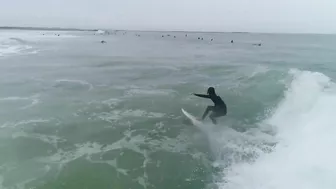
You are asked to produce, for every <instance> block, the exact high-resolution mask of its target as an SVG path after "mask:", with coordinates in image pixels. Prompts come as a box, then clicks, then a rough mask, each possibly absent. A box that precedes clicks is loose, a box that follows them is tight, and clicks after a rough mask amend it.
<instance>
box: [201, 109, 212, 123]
mask: <svg viewBox="0 0 336 189" xmlns="http://www.w3.org/2000/svg"><path fill="white" fill-rule="evenodd" d="M213 109H214V107H213V106H208V107H207V109H206V110H205V112H204V114H203V116H202V120H203V119H204V118H205V117H206V116H207V115H208V114H209V112H210V111H212V110H213Z"/></svg>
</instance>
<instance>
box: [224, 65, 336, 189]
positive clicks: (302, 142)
mask: <svg viewBox="0 0 336 189" xmlns="http://www.w3.org/2000/svg"><path fill="white" fill-rule="evenodd" d="M290 74H292V75H293V80H292V82H291V83H290V85H289V86H288V90H287V91H286V92H285V96H284V99H283V100H282V102H281V103H280V104H279V105H278V107H277V108H276V109H275V111H274V114H273V115H272V116H271V117H270V118H269V119H268V120H266V122H267V123H268V124H271V125H273V126H274V127H275V128H276V129H277V133H276V138H277V140H278V143H277V145H276V146H275V148H274V149H273V151H272V152H270V153H264V152H260V151H259V152H257V153H258V156H257V158H256V159H255V161H253V162H241V161H240V162H236V163H234V164H233V165H232V166H231V167H229V168H228V169H226V171H225V173H224V174H225V176H224V182H222V183H220V184H219V186H220V188H221V189H270V188H272V189H284V188H286V189H298V188H304V189H321V188H323V189H334V188H336V169H335V168H336V161H335V159H336V153H335V151H334V150H333V149H334V148H335V145H336V137H335V135H336V127H335V123H336V117H335V115H334V113H335V107H336V88H335V87H334V83H332V82H331V81H330V78H328V77H327V76H325V75H323V74H321V73H316V72H314V73H313V72H308V71H299V70H291V71H290ZM247 150H249V149H247Z"/></svg>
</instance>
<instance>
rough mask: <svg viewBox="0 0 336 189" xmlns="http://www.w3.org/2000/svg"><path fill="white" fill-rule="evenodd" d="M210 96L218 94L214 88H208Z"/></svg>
mask: <svg viewBox="0 0 336 189" xmlns="http://www.w3.org/2000/svg"><path fill="white" fill-rule="evenodd" d="M208 94H209V95H215V94H216V93H215V88H213V87H209V88H208Z"/></svg>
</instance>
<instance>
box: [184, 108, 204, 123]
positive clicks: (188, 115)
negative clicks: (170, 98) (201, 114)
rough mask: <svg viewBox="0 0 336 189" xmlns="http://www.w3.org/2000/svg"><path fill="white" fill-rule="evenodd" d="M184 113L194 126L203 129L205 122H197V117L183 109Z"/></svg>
mask: <svg viewBox="0 0 336 189" xmlns="http://www.w3.org/2000/svg"><path fill="white" fill-rule="evenodd" d="M182 113H183V114H184V115H185V116H186V117H187V118H188V119H189V120H190V121H191V122H192V124H194V125H195V126H197V127H202V125H203V122H202V121H199V120H197V118H196V117H195V116H193V115H191V114H190V113H188V112H187V111H185V110H184V109H183V108H182Z"/></svg>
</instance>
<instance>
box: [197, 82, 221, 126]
mask: <svg viewBox="0 0 336 189" xmlns="http://www.w3.org/2000/svg"><path fill="white" fill-rule="evenodd" d="M194 95H195V96H198V97H202V98H210V99H211V100H212V102H213V103H214V104H215V106H208V107H207V109H206V110H205V112H204V114H203V116H202V120H203V119H204V118H205V117H206V116H207V115H208V114H209V112H210V111H211V112H212V113H211V114H210V116H209V118H210V119H211V121H212V123H213V124H216V123H217V121H216V119H215V118H217V117H221V116H225V115H226V113H227V108H226V104H225V102H224V101H223V100H222V98H221V97H220V96H218V95H217V94H216V92H215V88H213V87H209V88H208V92H207V94H206V95H204V94H195V93H194Z"/></svg>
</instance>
